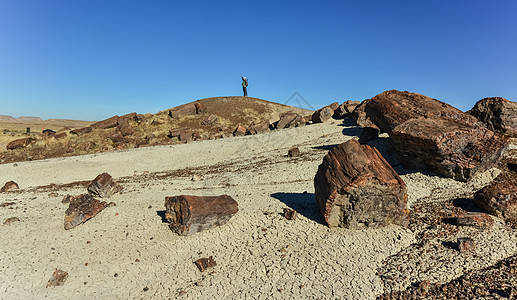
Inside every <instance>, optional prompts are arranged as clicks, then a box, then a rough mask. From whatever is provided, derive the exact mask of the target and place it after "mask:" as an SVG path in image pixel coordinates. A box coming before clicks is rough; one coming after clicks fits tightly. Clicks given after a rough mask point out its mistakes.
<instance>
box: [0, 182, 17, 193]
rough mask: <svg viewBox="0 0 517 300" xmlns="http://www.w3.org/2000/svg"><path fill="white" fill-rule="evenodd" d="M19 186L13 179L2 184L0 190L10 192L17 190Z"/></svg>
mask: <svg viewBox="0 0 517 300" xmlns="http://www.w3.org/2000/svg"><path fill="white" fill-rule="evenodd" d="M19 189H20V187H19V186H18V184H17V183H16V182H14V181H8V182H6V183H5V184H4V186H3V187H2V189H0V192H2V193H4V192H12V191H17V190H19Z"/></svg>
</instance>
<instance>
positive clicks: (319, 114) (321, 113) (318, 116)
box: [312, 106, 334, 123]
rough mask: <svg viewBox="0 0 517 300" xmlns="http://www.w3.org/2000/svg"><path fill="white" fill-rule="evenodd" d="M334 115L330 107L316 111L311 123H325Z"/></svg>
mask: <svg viewBox="0 0 517 300" xmlns="http://www.w3.org/2000/svg"><path fill="white" fill-rule="evenodd" d="M333 115H334V110H332V108H331V107H330V106H325V107H323V108H321V109H318V110H317V111H315V112H314V113H313V114H312V123H325V122H327V121H328V120H329V119H330V118H332V116H333Z"/></svg>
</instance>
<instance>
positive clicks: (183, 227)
mask: <svg viewBox="0 0 517 300" xmlns="http://www.w3.org/2000/svg"><path fill="white" fill-rule="evenodd" d="M165 209H166V212H165V218H166V219H167V221H169V222H170V223H171V224H170V225H169V227H170V229H171V230H172V231H173V232H176V233H177V234H179V235H190V234H193V233H196V232H199V231H203V230H206V229H210V228H212V227H215V226H220V225H223V224H225V223H226V222H228V220H229V219H230V218H231V217H232V216H233V215H235V214H236V213H237V211H238V210H239V208H238V204H237V202H236V201H235V200H233V198H232V197H230V196H228V195H221V196H191V195H180V196H173V197H165Z"/></svg>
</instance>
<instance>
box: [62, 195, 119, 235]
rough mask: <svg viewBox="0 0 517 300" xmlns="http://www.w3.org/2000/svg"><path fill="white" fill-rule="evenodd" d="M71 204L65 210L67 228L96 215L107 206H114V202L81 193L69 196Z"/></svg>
mask: <svg viewBox="0 0 517 300" xmlns="http://www.w3.org/2000/svg"><path fill="white" fill-rule="evenodd" d="M69 200H70V204H69V206H68V209H67V210H66V211H65V229H66V230H68V229H72V228H74V227H76V226H77V225H79V224H82V223H84V222H86V221H87V220H89V219H91V218H93V217H95V216H96V215H97V214H98V213H99V212H100V211H101V210H103V209H104V208H106V207H107V206H114V205H115V203H114V202H110V203H106V202H104V201H99V200H97V199H94V198H93V197H92V196H90V194H81V195H78V196H71V197H69Z"/></svg>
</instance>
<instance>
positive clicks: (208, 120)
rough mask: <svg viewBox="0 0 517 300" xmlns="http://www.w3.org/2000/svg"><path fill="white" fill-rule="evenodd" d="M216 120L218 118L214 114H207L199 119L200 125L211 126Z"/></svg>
mask: <svg viewBox="0 0 517 300" xmlns="http://www.w3.org/2000/svg"><path fill="white" fill-rule="evenodd" d="M217 120H218V118H217V116H216V115H209V116H208V117H206V119H204V120H203V121H201V125H205V126H212V125H214V124H215V123H216V122H217Z"/></svg>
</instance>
